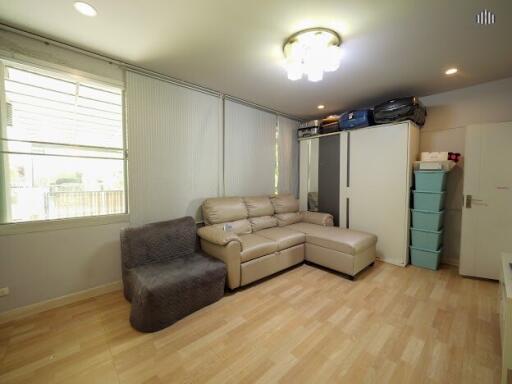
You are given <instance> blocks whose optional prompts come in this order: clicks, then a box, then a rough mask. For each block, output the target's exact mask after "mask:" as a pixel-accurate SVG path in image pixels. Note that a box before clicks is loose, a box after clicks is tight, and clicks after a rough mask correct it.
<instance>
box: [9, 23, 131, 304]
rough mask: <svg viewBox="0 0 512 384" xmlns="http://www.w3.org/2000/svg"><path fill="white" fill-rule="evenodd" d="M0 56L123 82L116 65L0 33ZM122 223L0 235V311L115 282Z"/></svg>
mask: <svg viewBox="0 0 512 384" xmlns="http://www.w3.org/2000/svg"><path fill="white" fill-rule="evenodd" d="M0 54H1V55H2V56H3V57H6V58H11V59H17V60H22V61H28V62H31V63H34V64H35V65H48V64H50V65H51V66H52V67H54V68H58V69H63V70H70V71H71V72H72V73H74V74H76V75H84V74H87V76H89V77H92V78H96V79H101V80H108V81H111V82H113V83H119V84H120V83H122V81H123V76H124V73H123V71H122V70H121V68H119V67H118V66H117V65H113V64H109V63H107V62H105V61H103V60H98V59H94V58H91V57H87V56H84V55H82V54H79V53H76V52H72V51H69V50H66V49H63V48H59V47H55V46H51V45H45V44H44V43H42V42H39V41H36V40H33V39H29V38H26V37H23V36H20V35H17V34H14V33H9V32H5V31H0ZM126 225H127V223H121V224H108V225H96V226H85V227H79V228H73V229H65V230H51V231H44V232H35V233H25V234H16V235H0V287H9V289H10V294H9V295H8V296H5V297H0V312H3V311H7V310H10V309H13V308H17V307H22V306H25V305H29V304H33V303H37V302H40V301H45V300H48V299H52V298H56V297H61V296H64V295H67V294H70V293H74V292H79V291H82V290H85V289H89V288H93V287H97V286H100V285H103V284H107V283H111V282H115V281H118V280H119V279H120V278H121V274H120V263H119V260H120V247H119V231H120V229H121V228H123V227H124V226H126Z"/></svg>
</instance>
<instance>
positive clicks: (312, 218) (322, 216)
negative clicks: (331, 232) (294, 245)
mask: <svg viewBox="0 0 512 384" xmlns="http://www.w3.org/2000/svg"><path fill="white" fill-rule="evenodd" d="M301 215H302V221H303V222H304V223H310V224H317V225H323V226H325V227H332V226H333V225H334V219H333V217H332V215H331V214H330V213H321V212H309V211H303V212H301Z"/></svg>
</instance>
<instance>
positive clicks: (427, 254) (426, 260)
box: [410, 246, 443, 270]
mask: <svg viewBox="0 0 512 384" xmlns="http://www.w3.org/2000/svg"><path fill="white" fill-rule="evenodd" d="M410 250H411V264H412V265H415V266H417V267H422V268H428V269H432V270H436V269H437V268H439V260H440V258H441V253H442V251H443V249H442V248H441V249H439V250H437V251H429V250H426V249H421V248H416V247H413V246H411V247H410Z"/></svg>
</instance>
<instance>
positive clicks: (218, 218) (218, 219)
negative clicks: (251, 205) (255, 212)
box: [202, 197, 247, 225]
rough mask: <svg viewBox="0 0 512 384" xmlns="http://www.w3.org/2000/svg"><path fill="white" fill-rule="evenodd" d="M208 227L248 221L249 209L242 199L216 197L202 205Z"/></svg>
mask: <svg viewBox="0 0 512 384" xmlns="http://www.w3.org/2000/svg"><path fill="white" fill-rule="evenodd" d="M202 210H203V220H204V223H205V224H206V225H211V224H220V223H227V222H232V221H237V220H242V219H247V208H246V206H245V203H244V200H243V199H242V198H241V197H214V198H211V199H206V200H205V201H204V202H203V205H202Z"/></svg>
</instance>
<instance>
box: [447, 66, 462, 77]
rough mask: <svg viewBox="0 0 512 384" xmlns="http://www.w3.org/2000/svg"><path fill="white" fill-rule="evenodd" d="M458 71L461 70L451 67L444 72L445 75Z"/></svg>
mask: <svg viewBox="0 0 512 384" xmlns="http://www.w3.org/2000/svg"><path fill="white" fill-rule="evenodd" d="M457 72H459V70H458V69H457V68H450V69H447V70H446V71H444V74H445V75H448V76H450V75H455V74H456V73H457Z"/></svg>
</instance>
